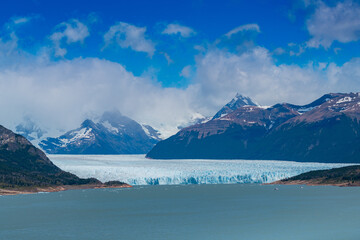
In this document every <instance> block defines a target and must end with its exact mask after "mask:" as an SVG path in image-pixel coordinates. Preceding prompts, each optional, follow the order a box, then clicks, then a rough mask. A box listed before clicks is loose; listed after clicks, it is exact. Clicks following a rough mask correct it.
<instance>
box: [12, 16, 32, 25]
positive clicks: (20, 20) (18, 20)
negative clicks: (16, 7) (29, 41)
mask: <svg viewBox="0 0 360 240" xmlns="http://www.w3.org/2000/svg"><path fill="white" fill-rule="evenodd" d="M12 20H13V22H14V24H22V23H27V22H29V21H30V20H31V18H29V17H16V18H13V19H12Z"/></svg>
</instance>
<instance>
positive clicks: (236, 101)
mask: <svg viewBox="0 0 360 240" xmlns="http://www.w3.org/2000/svg"><path fill="white" fill-rule="evenodd" d="M243 106H258V104H257V103H255V102H254V101H253V100H251V98H249V97H245V96H243V95H241V94H239V93H237V94H236V96H235V97H234V98H233V99H232V100H231V101H230V102H229V103H227V104H226V105H225V106H224V107H222V108H221V109H220V110H219V111H218V112H217V113H216V114H215V115H214V117H213V118H212V119H217V118H221V117H223V116H225V115H227V114H229V113H232V112H233V111H235V110H236V109H239V108H241V107H243Z"/></svg>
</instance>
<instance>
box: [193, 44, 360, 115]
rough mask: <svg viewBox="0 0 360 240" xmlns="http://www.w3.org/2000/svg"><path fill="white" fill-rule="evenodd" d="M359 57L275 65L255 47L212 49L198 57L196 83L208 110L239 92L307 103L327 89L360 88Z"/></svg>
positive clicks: (258, 98) (272, 100) (274, 100)
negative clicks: (339, 61) (231, 50)
mask: <svg viewBox="0 0 360 240" xmlns="http://www.w3.org/2000/svg"><path fill="white" fill-rule="evenodd" d="M359 69H360V59H353V60H352V61H350V62H348V63H345V64H344V65H342V66H337V65H335V64H334V63H331V64H328V65H325V64H319V65H314V64H309V65H308V66H306V67H300V66H297V65H286V64H281V65H276V64H275V62H274V59H273V58H272V57H271V53H270V52H269V51H268V50H267V49H265V48H261V47H256V48H254V49H252V50H250V51H247V52H245V53H242V54H239V55H237V54H231V53H229V52H225V51H222V50H216V49H215V50H210V51H209V52H208V53H207V54H205V55H204V56H203V57H200V58H198V59H197V72H196V76H195V83H196V86H197V87H198V95H197V96H198V97H199V96H200V97H199V98H198V99H199V101H201V103H199V104H200V105H202V106H206V109H204V112H202V113H203V114H206V112H205V111H209V112H214V111H216V109H218V108H219V106H221V105H222V104H224V103H225V102H227V101H229V100H230V99H231V98H232V97H233V96H234V95H235V94H236V93H237V92H239V93H242V94H244V95H248V96H250V97H252V98H253V99H254V100H255V101H258V102H259V103H260V104H264V105H272V104H275V103H278V102H290V103H294V104H306V103H309V102H311V101H312V100H315V99H316V98H318V97H320V95H322V94H325V93H328V92H351V91H353V92H354V91H360V70H359Z"/></svg>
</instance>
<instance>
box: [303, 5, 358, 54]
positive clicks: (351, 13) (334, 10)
mask: <svg viewBox="0 0 360 240" xmlns="http://www.w3.org/2000/svg"><path fill="white" fill-rule="evenodd" d="M306 25H307V29H308V31H309V34H310V35H311V36H312V38H311V39H310V40H309V41H308V43H307V45H308V46H309V47H315V48H318V47H320V46H322V47H324V48H329V47H330V46H331V45H332V43H333V42H334V41H339V42H341V43H348V42H352V41H358V40H359V39H360V5H359V4H357V3H355V2H353V1H350V0H347V1H345V2H338V3H337V4H336V5H335V6H333V7H329V6H327V5H326V4H325V3H323V2H321V1H320V2H319V5H318V6H317V8H316V10H315V13H314V14H313V15H312V16H311V17H310V18H309V19H308V20H307V23H306Z"/></svg>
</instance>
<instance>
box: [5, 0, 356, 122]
mask: <svg viewBox="0 0 360 240" xmlns="http://www.w3.org/2000/svg"><path fill="white" fill-rule="evenodd" d="M0 26H1V28H0V29H1V31H0V86H2V87H6V88H8V89H11V87H12V88H13V89H14V91H18V90H19V89H23V91H24V92H26V91H28V92H35V91H39V89H41V91H43V92H48V93H52V95H49V96H47V98H48V99H49V101H46V104H45V103H43V102H42V101H41V100H40V99H38V100H34V99H36V97H37V96H34V95H31V94H30V93H28V94H25V93H23V95H26V97H24V99H23V101H27V102H30V103H29V104H31V106H34V105H35V106H37V109H34V110H30V109H31V107H30V106H24V104H21V103H20V102H19V103H16V104H15V105H14V106H12V109H16V110H17V111H15V110H12V111H13V112H14V113H13V114H12V115H11V114H10V115H11V116H12V117H9V118H11V119H10V120H11V121H19V120H18V119H20V118H22V117H23V115H26V116H28V115H29V114H34V115H37V116H40V115H41V114H42V112H44V111H49V109H57V110H56V111H57V112H61V111H62V112H61V114H62V115H64V114H75V113H78V114H77V115H78V116H77V117H74V119H76V120H74V121H72V122H71V124H73V125H75V123H76V124H77V122H79V121H80V120H81V119H82V118H84V116H87V115H89V114H93V113H99V114H100V112H101V111H102V110H104V109H106V108H116V109H119V110H120V111H121V112H123V113H125V114H127V115H129V116H131V117H133V118H135V119H137V120H139V121H144V122H150V123H152V124H154V125H158V126H159V127H161V126H164V125H167V123H169V124H170V123H171V124H170V125H172V126H175V125H179V124H182V123H183V122H186V121H189V119H190V120H191V119H192V118H196V116H198V114H202V115H206V116H207V115H211V114H213V113H214V112H216V110H217V109H218V108H219V107H221V106H222V105H223V104H225V103H226V102H227V101H229V100H230V99H231V98H232V97H233V96H234V95H235V94H236V93H237V92H239V93H242V94H244V95H249V96H250V97H252V98H254V100H256V101H258V102H260V103H261V104H264V105H270V104H274V103H276V102H280V101H288V102H292V103H298V104H305V103H307V102H309V101H311V100H313V99H315V98H316V97H318V96H320V95H321V94H324V93H326V92H330V91H332V92H341V91H343V92H348V91H354V92H356V91H360V80H359V78H360V73H359V70H358V69H359V66H360V60H359V57H360V42H359V40H360V1H358V0H345V1H333V0H331V1H325V0H324V1H321V0H294V1H288V0H279V1H266V0H255V1H236V0H222V1H203V0H193V1H188V0H185V1H114V0H111V1H110V0H103V1H76V0H73V1H68V0H65V1H45V0H32V1H29V0H27V1H25V0H23V1H17V0H14V1H8V2H7V3H3V5H2V8H1V9H0ZM103 69H107V70H108V71H107V72H103ZM82 71H83V72H82ZM10 73H11V74H10ZM46 74H49V75H50V76H49V75H47V76H46ZM85 76H86V80H85V79H84V78H85ZM9 79H12V80H9ZM24 79H26V80H24ZM2 81H3V82H2ZM15 83H16V84H15ZM89 83H91V84H92V86H93V88H90V87H89ZM17 84H18V85H17ZM91 84H90V85H91ZM23 86H27V88H25V87H23ZM70 88H71V89H74V90H73V91H74V92H73V93H69V92H71V91H69V89H70ZM99 89H102V91H98V90H99ZM75 92H76V93H77V94H75ZM54 93H55V94H54ZM120 93H121V94H120ZM13 95H16V94H14V93H12V95H11V96H13ZM74 95H81V97H75V96H74ZM94 96H95V97H94ZM63 99H68V100H67V101H64V100H63ZM84 99H86V100H84ZM0 100H1V99H0ZM74 102H77V104H74ZM125 103H126V104H125ZM74 105H75V106H76V107H73V106H74ZM149 105H150V109H151V111H150V110H148V109H149ZM68 109H73V110H72V111H70V112H69V111H68ZM78 109H80V110H78ZM134 109H135V110H134ZM157 109H158V110H157ZM175 110H176V111H175ZM59 114H60V113H59ZM53 115H54V116H55V117H54V118H56V119H58V117H57V114H56V113H54V114H53ZM159 116H162V118H161V117H159ZM39 118H41V121H43V122H44V121H48V122H56V119H55V120H54V119H49V118H48V116H46V117H45V115H44V117H39ZM14 119H17V120H14ZM0 120H1V119H0ZM10 120H9V119H4V121H5V122H9V121H10ZM57 124H58V125H59V123H57ZM55 125H56V124H55ZM60 125H61V124H60ZM59 127H60V126H59ZM67 127H68V125H66V126H61V128H67Z"/></svg>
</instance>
